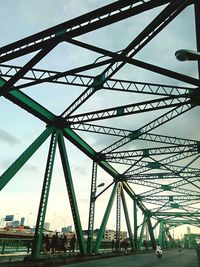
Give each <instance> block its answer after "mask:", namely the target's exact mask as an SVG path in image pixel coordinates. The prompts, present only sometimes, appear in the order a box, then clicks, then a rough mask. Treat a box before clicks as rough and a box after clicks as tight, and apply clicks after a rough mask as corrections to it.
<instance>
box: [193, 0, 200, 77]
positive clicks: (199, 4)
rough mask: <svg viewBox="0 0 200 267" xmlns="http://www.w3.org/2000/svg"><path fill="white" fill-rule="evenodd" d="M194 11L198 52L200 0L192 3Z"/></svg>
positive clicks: (199, 72) (199, 64)
mask: <svg viewBox="0 0 200 267" xmlns="http://www.w3.org/2000/svg"><path fill="white" fill-rule="evenodd" d="M194 13H195V27H196V44H197V51H198V52H200V2H199V0H196V1H195V3H194ZM198 78H199V79H200V59H199V60H198Z"/></svg>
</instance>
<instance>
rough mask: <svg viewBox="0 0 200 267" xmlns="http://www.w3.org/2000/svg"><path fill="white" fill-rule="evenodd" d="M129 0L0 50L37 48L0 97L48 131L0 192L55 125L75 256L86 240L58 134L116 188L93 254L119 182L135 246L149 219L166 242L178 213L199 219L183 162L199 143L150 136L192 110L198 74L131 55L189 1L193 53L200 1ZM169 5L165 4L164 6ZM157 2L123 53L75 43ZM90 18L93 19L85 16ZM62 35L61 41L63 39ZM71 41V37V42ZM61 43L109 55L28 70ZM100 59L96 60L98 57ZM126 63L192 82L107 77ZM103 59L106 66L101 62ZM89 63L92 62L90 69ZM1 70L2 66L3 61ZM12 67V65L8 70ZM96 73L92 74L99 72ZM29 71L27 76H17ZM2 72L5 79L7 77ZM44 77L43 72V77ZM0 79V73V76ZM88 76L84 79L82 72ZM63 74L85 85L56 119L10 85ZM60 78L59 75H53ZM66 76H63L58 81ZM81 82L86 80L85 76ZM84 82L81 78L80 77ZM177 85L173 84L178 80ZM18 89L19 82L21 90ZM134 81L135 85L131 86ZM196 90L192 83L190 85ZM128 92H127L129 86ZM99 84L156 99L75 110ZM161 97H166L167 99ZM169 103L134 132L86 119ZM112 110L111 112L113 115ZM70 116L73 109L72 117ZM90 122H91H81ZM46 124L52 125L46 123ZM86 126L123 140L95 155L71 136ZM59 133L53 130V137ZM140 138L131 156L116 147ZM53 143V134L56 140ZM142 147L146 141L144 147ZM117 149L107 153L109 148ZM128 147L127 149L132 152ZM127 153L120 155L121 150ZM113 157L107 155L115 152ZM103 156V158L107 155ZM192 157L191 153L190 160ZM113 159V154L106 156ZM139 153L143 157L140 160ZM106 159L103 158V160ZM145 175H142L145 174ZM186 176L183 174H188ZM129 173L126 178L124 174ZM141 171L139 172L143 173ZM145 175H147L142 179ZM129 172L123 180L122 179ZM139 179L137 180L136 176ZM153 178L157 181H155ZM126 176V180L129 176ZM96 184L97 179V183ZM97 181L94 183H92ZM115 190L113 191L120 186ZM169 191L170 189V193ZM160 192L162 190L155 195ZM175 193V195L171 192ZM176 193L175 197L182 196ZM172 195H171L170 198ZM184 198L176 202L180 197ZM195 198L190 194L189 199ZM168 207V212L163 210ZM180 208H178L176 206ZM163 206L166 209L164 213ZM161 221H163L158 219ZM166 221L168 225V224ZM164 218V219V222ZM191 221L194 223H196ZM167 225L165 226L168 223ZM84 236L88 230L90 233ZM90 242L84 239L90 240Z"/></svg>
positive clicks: (1, 54)
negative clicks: (66, 66) (61, 67)
mask: <svg viewBox="0 0 200 267" xmlns="http://www.w3.org/2000/svg"><path fill="white" fill-rule="evenodd" d="M133 2H134V1H132V0H128V1H126V3H125V2H124V3H122V1H118V2H116V3H112V4H110V5H108V6H105V7H102V8H100V9H97V10H96V11H92V12H90V13H88V14H85V15H82V16H81V17H78V18H75V19H72V20H70V21H68V22H66V23H63V24H60V25H57V26H55V27H53V28H51V29H48V30H46V31H43V32H40V33H38V34H35V35H33V36H30V37H27V38H24V39H22V40H20V41H17V42H15V43H12V44H10V45H7V46H4V47H2V48H0V61H1V62H3V61H7V60H10V59H13V58H16V57H20V56H22V55H25V54H28V53H31V52H33V51H39V52H38V54H37V55H35V56H33V58H32V59H31V60H30V61H28V63H26V64H25V65H24V67H19V68H18V69H15V70H14V74H12V75H9V74H8V72H6V74H5V76H4V77H9V80H8V81H5V80H4V79H3V78H0V87H1V90H0V91H1V92H2V94H4V93H5V92H4V91H3V90H4V89H6V91H9V90H10V89H12V91H9V92H7V93H6V94H5V97H6V98H7V99H8V100H10V101H12V102H13V103H14V104H17V105H18V106H19V107H21V108H23V109H25V110H26V111H28V112H29V113H31V114H32V115H34V116H36V117H37V118H39V119H40V120H41V121H43V122H44V123H45V124H46V125H47V130H45V131H44V133H43V134H42V135H41V136H40V137H38V139H36V141H35V142H34V143H33V144H32V145H31V146H30V147H29V148H28V149H27V150H26V151H25V152H24V153H23V154H22V155H21V156H20V157H19V158H18V159H17V160H16V161H15V162H14V163H13V164H12V165H11V166H10V167H9V168H8V170H7V171H6V172H4V174H3V175H2V176H1V177H0V189H2V188H4V186H5V185H6V184H7V183H8V182H9V181H10V179H12V177H13V176H14V175H15V174H16V173H17V172H18V171H19V170H20V169H21V167H22V166H23V165H24V164H25V163H26V162H27V161H28V159H29V158H30V157H31V156H32V155H33V154H34V153H35V152H36V150H37V149H38V148H39V147H40V146H41V145H42V144H43V143H44V141H45V140H46V139H47V138H48V137H49V136H50V134H52V133H53V131H54V130H55V129H59V130H58V131H59V137H58V143H59V149H60V154H61V160H62V165H63V170H64V174H65V180H66V185H67V189H68V194H69V199H70V204H71V210H72V215H73V219H74V224H75V229H76V233H77V238H78V242H79V247H80V250H81V254H83V255H85V254H86V248H85V242H84V239H83V233H82V227H81V221H80V218H79V211H78V207H77V202H76V196H75V192H74V188H73V182H72V176H71V171H70V166H69V162H68V158H67V153H66V148H65V144H64V139H63V135H64V136H65V138H66V139H67V140H69V141H70V142H72V143H73V144H74V145H75V146H76V147H77V148H79V149H80V150H81V151H82V152H83V153H84V154H85V155H87V156H88V157H89V158H90V159H91V160H92V161H94V162H95V164H96V165H95V166H97V164H98V165H99V166H100V167H102V168H103V170H105V171H106V172H107V173H108V174H110V175H111V176H112V178H113V180H114V183H115V185H114V187H113V191H112V194H111V196H110V199H109V202H108V206H107V210H106V212H105V214H104V218H103V221H102V224H101V228H100V233H99V235H98V237H97V241H96V244H95V251H97V250H98V248H99V246H100V242H101V239H102V236H103V233H104V231H105V227H106V223H107V220H108V217H109V214H110V211H111V208H112V204H113V201H114V197H115V195H116V190H117V189H116V188H118V186H117V184H118V185H119V183H120V184H123V188H124V190H125V191H126V193H127V194H128V195H129V197H130V198H131V199H132V200H133V201H134V218H133V221H134V241H135V248H136V249H137V248H141V242H142V238H143V233H144V228H145V227H148V230H149V234H150V237H151V241H152V244H153V246H154V245H155V244H154V241H155V238H154V234H153V228H152V225H151V218H150V216H152V217H153V219H155V220H157V221H160V217H162V220H161V222H160V223H161V226H160V228H162V231H161V230H160V235H159V238H160V240H161V241H162V243H163V244H164V235H165V234H167V235H169V232H168V230H169V228H170V227H171V228H172V227H176V226H177V225H182V224H183V222H182V220H181V219H182V218H185V221H187V222H189V223H190V224H196V223H198V224H199V218H200V213H199V211H198V209H197V208H195V207H191V205H192V204H197V203H198V196H199V189H200V187H199V186H198V185H197V182H198V181H199V172H200V171H199V168H191V167H190V168H189V167H188V166H189V165H191V164H192V163H197V161H196V160H197V159H198V158H199V152H200V145H199V141H198V140H189V139H183V138H176V137H172V136H164V135H156V134H152V133H149V132H151V131H152V130H154V129H156V128H157V127H159V126H161V125H163V124H165V123H166V122H169V121H170V120H172V119H174V118H176V117H178V116H180V115H183V114H184V113H185V112H187V111H189V110H191V108H193V107H196V106H197V105H199V103H200V100H199V99H200V97H199V79H196V78H192V77H189V76H186V75H184V74H180V73H176V72H173V71H170V70H167V69H164V68H160V67H158V66H156V65H152V64H148V63H147V62H142V61H139V60H136V59H135V58H134V56H135V55H136V54H137V53H138V52H139V51H140V50H141V49H142V48H143V47H144V46H145V45H147V44H148V43H149V42H150V41H151V40H152V39H153V38H154V37H155V36H156V35H157V34H158V33H159V32H160V31H161V30H162V29H164V28H165V27H166V26H167V25H168V24H169V23H170V22H171V21H172V20H174V19H175V18H176V16H178V15H179V14H180V13H181V12H182V11H183V10H184V9H185V8H187V6H188V5H193V6H194V10H195V12H194V13H195V24H196V25H195V26H196V41H197V51H199V47H200V34H199V32H200V31H199V28H200V26H199V25H200V24H199V17H200V16H199V14H200V13H199V7H200V4H199V3H197V1H195V2H194V3H193V2H191V1H189V0H184V1H182V0H177V1H167V0H166V1H165V0H162V1H147V2H145V1H141V3H140V4H139V5H138V4H133ZM166 4H167V5H166ZM160 5H165V6H164V8H163V9H162V11H161V12H160V13H159V14H158V15H157V16H156V17H155V18H153V20H152V21H151V22H150V23H149V25H147V27H146V28H145V29H144V30H143V31H142V32H141V33H139V34H138V36H136V37H135V39H134V40H132V42H131V43H130V44H129V45H128V46H127V47H126V48H125V49H123V50H122V52H117V53H115V52H112V51H108V50H106V49H102V48H100V47H96V46H92V45H89V44H86V43H83V42H80V41H78V40H75V39H74V38H73V37H75V36H79V35H82V34H83V33H86V32H91V31H93V30H94V29H98V28H101V27H104V26H105V25H109V24H111V23H114V22H116V21H120V20H122V19H125V18H126V17H127V16H126V15H128V16H129V17H131V16H134V15H136V14H140V13H142V12H144V11H146V10H150V9H153V8H155V7H158V6H160ZM91 18H93V19H92V20H91ZM64 37H65V39H64ZM70 38H72V39H70ZM62 41H67V42H69V43H70V44H73V45H78V46H79V47H82V48H86V49H89V50H90V51H93V52H97V53H100V54H102V55H103V56H108V57H109V58H110V59H109V60H107V61H105V62H104V63H103V61H102V62H99V63H98V64H99V65H98V64H96V62H95V63H94V64H89V65H87V66H82V67H79V68H77V69H76V71H75V69H73V70H68V71H65V72H63V73H61V72H51V71H50V72H51V73H50V72H48V71H44V70H33V69H32V67H33V66H34V65H35V64H36V63H37V62H39V60H40V59H41V58H42V57H43V56H45V54H46V53H48V52H49V51H50V50H51V49H52V48H53V47H54V46H55V45H57V43H60V42H62ZM98 59H99V58H97V60H98ZM127 63H129V64H132V65H134V66H138V67H140V68H141V67H142V68H143V69H145V70H150V71H153V72H156V73H158V74H162V75H165V76H166V77H171V78H175V79H176V80H177V81H178V82H180V81H182V82H186V83H188V84H189V85H190V86H191V88H190V86H188V87H177V86H169V85H158V84H148V83H144V82H137V83H135V82H132V81H124V80H116V79H111V77H112V76H113V75H114V74H116V73H117V72H118V70H120V69H121V68H122V67H123V66H124V65H125V64H127ZM105 64H109V65H105ZM92 65H93V66H92ZM100 66H101V67H103V66H104V67H105V69H104V70H103V71H102V70H100V74H99V75H97V76H96V77H94V76H89V75H88V76H87V75H81V74H77V73H79V72H82V71H84V70H89V71H90V70H92V68H97V67H100ZM199 66H200V61H198V72H200V68H199ZM4 67H5V66H4ZM12 69H14V66H13V68H12ZM36 72H38V73H41V72H42V75H39V78H38V76H35V75H34V74H35V73H36ZM97 72H98V71H97ZM70 73H71V74H73V77H74V78H73V79H72V80H73V81H72V82H70V80H69V81H68V79H67V78H66V77H67V76H66V75H70ZM25 74H27V76H26V77H23V76H24V75H25ZM6 75H8V76H6ZM43 75H44V76H45V75H47V78H43ZM48 75H49V76H48ZM2 76H3V74H2ZM86 76H87V77H86ZM62 77H65V78H66V84H73V85H77V86H82V87H83V86H86V87H87V88H86V89H85V91H84V92H83V93H81V95H80V96H79V97H78V98H77V99H75V100H74V102H73V103H72V104H71V105H70V106H69V107H67V109H66V110H65V111H64V112H63V113H62V114H61V115H60V116H56V115H54V114H53V113H51V112H50V111H48V110H47V109H46V108H44V107H43V106H42V105H40V104H39V103H37V102H36V101H35V100H33V99H31V98H30V97H29V96H27V95H26V94H24V93H23V92H21V91H19V90H16V88H15V87H13V85H14V84H15V83H16V82H17V81H20V82H19V86H18V87H17V88H18V89H19V88H25V87H26V85H25V84H22V83H21V80H23V79H24V78H25V79H29V80H31V79H32V82H30V83H28V84H27V86H30V85H33V84H34V85H35V84H39V83H42V82H48V81H49V82H54V83H63V84H64V83H65V82H62V80H61V79H60V78H62ZM77 78H78V79H79V81H78V82H77V81H76V80H77ZM59 79H60V80H59ZM63 80H64V79H63ZM83 80H84V81H85V83H84V81H83ZM86 81H87V82H86ZM178 82H177V83H178ZM20 86H21V87H20ZM133 86H134V89H133V88H132V87H133ZM194 86H195V87H196V88H195V87H194ZM131 88H132V89H133V90H132V89H131ZM100 89H109V90H112V89H113V90H115V91H116V90H119V91H123V92H125V91H129V92H130V91H132V92H135V93H142V94H143V96H144V94H154V95H159V98H158V99H155V97H154V98H152V100H148V101H146V99H144V101H143V102H141V103H139V102H137V101H136V102H134V101H133V103H131V104H130V105H127V104H126V105H124V104H123V103H122V105H121V106H118V107H110V108H109V109H105V110H103V109H102V110H97V111H95V112H86V113H84V114H78V113H75V111H77V109H78V108H79V107H81V106H82V105H83V104H85V102H86V101H87V100H88V99H89V98H90V97H91V96H92V95H93V94H94V93H96V91H97V90H100ZM166 101H167V102H166ZM167 107H174V108H171V109H170V110H167V112H166V113H163V114H162V115H161V116H160V117H155V119H154V120H153V121H150V122H149V123H147V124H146V125H143V126H141V128H139V129H134V130H133V129H130V130H124V129H119V128H117V129H115V128H112V127H104V126H101V125H91V124H90V123H91V122H92V120H94V119H95V120H99V119H105V118H107V119H109V118H114V117H116V116H124V115H128V114H129V115H130V114H134V113H138V112H147V111H148V110H152V111H155V110H157V109H160V108H162V109H166V108H167ZM113 112H114V113H113ZM74 113H75V114H74ZM85 121H88V122H89V123H88V124H87V123H84V122H85ZM51 126H52V127H51ZM79 129H82V130H86V131H88V132H96V133H103V134H108V135H113V136H115V137H117V136H118V137H122V139H117V140H118V141H116V142H114V143H112V144H110V145H109V146H108V147H106V148H105V149H103V150H102V151H101V152H96V151H95V150H94V149H93V148H92V147H91V146H89V145H88V144H87V143H86V142H85V141H84V140H83V139H82V138H81V137H79V136H78V135H77V133H76V132H75V131H76V130H79ZM56 136H57V134H56ZM136 139H137V140H140V141H144V146H142V147H141V149H140V151H139V150H137V151H134V153H135V154H134V155H133V154H131V151H130V150H129V151H128V150H126V152H124V151H121V152H120V149H121V147H122V146H124V145H127V144H128V143H129V142H131V141H133V140H136ZM56 140H57V137H56ZM150 141H151V142H157V143H160V144H161V146H160V148H158V146H156V148H152V149H151V150H150V148H147V149H144V147H146V146H145V142H150ZM56 142H57V141H55V143H54V145H55V146H54V148H51V147H50V150H49V155H51V157H53V158H54V155H55V147H56ZM165 144H170V145H173V146H171V147H167V146H166V145H165ZM147 147H148V146H147ZM116 150H117V151H118V152H113V153H112V151H116ZM132 152H133V151H132ZM125 153H126V154H125ZM163 153H165V154H167V153H170V156H168V157H164V158H163V157H162V158H161V159H158V160H155V159H154V158H153V157H150V155H151V154H152V155H154V156H156V155H158V154H163ZM173 153H174V154H175V155H172V154H173ZM114 154H115V155H116V154H117V156H116V157H115V159H113V157H114V156H113V155H114ZM105 155H106V156H105ZM138 155H140V156H141V158H140V159H137V160H133V159H132V157H133V156H136V157H137V156H138ZM195 155H196V157H194V156H195ZM111 157H112V158H111ZM144 157H145V159H146V161H145V160H144V159H143V158H144ZM190 158H192V160H191V161H190V162H189V163H188V164H186V165H185V166H184V165H183V164H182V165H181V164H180V166H179V165H178V164H179V163H178V164H177V165H175V164H174V163H175V162H179V161H181V160H186V161H187V160H188V161H189V159H190ZM106 159H107V160H106ZM109 162H112V163H118V164H124V166H125V167H127V166H128V170H127V171H125V172H124V174H122V175H120V174H119V173H118V171H117V170H116V169H115V168H114V167H113V166H112V165H111V164H109ZM52 169H53V160H52V161H51V160H50V159H48V161H47V167H46V172H47V170H49V171H50V173H49V174H48V175H47V174H46V175H45V179H46V180H47V181H46V182H44V184H46V187H45V186H43V189H44V188H45V190H46V191H45V192H43V193H42V197H41V203H42V204H41V205H43V207H42V208H40V209H39V214H38V224H37V225H38V227H37V230H36V233H37V234H36V235H37V240H36V241H35V246H34V251H33V255H35V256H36V257H37V256H38V255H39V252H40V247H41V234H42V232H43V231H42V229H43V223H44V218H45V211H46V206H47V200H48V190H49V187H50V180H51V179H50V178H51V174H52ZM152 169H160V170H163V169H164V170H165V171H166V170H167V172H168V174H164V173H162V174H161V173H160V174H159V173H158V174H156V175H155V174H153V172H152ZM195 171H196V172H197V173H196V175H194V176H193V175H192V172H195ZM145 172H148V174H147V175H146V176H145V174H144V173H145ZM188 173H189V174H188ZM93 175H94V177H93V178H96V172H95V173H93ZM131 175H132V177H131V178H130V176H131ZM142 175H143V176H142ZM148 175H149V176H148ZM170 175H171V178H173V179H179V180H177V181H176V182H173V183H166V184H165V179H168V178H169V176H170ZM128 176H129V177H128ZM141 177H142V179H141ZM155 177H156V178H155ZM131 179H132V181H131ZM151 179H162V181H160V182H158V183H153V182H152V181H150V180H151ZM95 181H96V180H95ZM95 183H96V182H95ZM95 183H93V182H92V187H91V188H92V190H91V199H90V205H91V206H92V209H93V211H90V212H89V213H90V215H89V217H90V219H89V227H88V229H90V230H93V222H94V221H93V220H94V204H95V199H96V198H95V199H94V198H92V196H93V194H94V192H95V190H94V187H95V186H96V184H95ZM128 183H133V184H139V185H141V186H144V187H148V188H149V187H151V188H152V190H149V189H148V191H144V192H143V193H142V194H141V195H140V196H138V195H137V194H135V192H134V191H133V190H132V188H131V187H130V185H129V184H128ZM190 184H191V185H193V186H195V187H196V188H197V189H198V191H194V190H191V189H187V188H186V186H187V185H190ZM118 189H119V188H118ZM166 191H170V193H171V194H170V196H169V195H166V194H165V198H164V196H163V195H162V193H163V192H164V193H166ZM172 192H174V193H175V194H174V195H172ZM159 194H160V195H159ZM178 194H179V197H177V195H178ZM180 194H181V195H182V196H181V195H180ZM175 195H176V196H175ZM183 195H185V196H186V197H188V198H187V199H186V198H184V196H183ZM191 195H192V196H193V198H189V196H191ZM121 196H122V203H123V207H124V212H125V219H126V223H127V228H128V231H129V236H131V227H130V221H129V215H128V209H127V206H126V202H125V196H124V194H123V193H122V194H121ZM181 197H182V199H181ZM195 198H196V199H195ZM144 202H145V203H151V204H156V205H157V206H158V207H156V208H155V209H153V210H148V209H147V208H146V206H145V205H144ZM117 204H118V205H117V223H116V226H117V231H116V232H118V234H119V229H120V227H119V226H120V223H121V218H120V215H119V211H120V194H119V190H118V192H117ZM137 207H139V208H140V210H141V211H142V212H143V214H144V222H143V224H142V229H141V233H140V239H139V243H137V231H138V226H137ZM173 209H179V210H180V212H173ZM168 210H172V212H170V211H168ZM181 210H182V211H181ZM165 211H166V212H165ZM174 217H175V218H177V221H178V219H180V220H179V222H177V223H175V221H174V219H173V220H172V218H174ZM163 218H164V219H163ZM170 221H171V222H170ZM167 223H168V224H167ZM198 224H197V225H198ZM166 225H167V226H166ZM89 237H91V236H90V234H89ZM88 240H89V238H88ZM88 250H89V252H91V251H92V246H91V244H90V245H88Z"/></svg>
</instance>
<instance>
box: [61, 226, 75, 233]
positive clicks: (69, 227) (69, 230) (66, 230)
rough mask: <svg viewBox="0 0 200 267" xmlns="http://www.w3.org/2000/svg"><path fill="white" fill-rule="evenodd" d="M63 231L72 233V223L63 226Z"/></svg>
mask: <svg viewBox="0 0 200 267" xmlns="http://www.w3.org/2000/svg"><path fill="white" fill-rule="evenodd" d="M61 232H62V233H71V232H72V225H69V226H67V227H62V229H61Z"/></svg>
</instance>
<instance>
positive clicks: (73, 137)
mask: <svg viewBox="0 0 200 267" xmlns="http://www.w3.org/2000/svg"><path fill="white" fill-rule="evenodd" d="M63 134H64V136H65V137H66V138H67V139H69V140H70V141H71V142H72V143H73V144H74V145H76V146H77V147H79V148H80V149H81V151H83V152H84V153H85V154H86V155H87V156H88V157H90V158H91V159H93V160H96V161H98V165H99V166H101V167H102V168H103V169H104V170H105V171H107V172H108V173H109V174H110V175H111V176H112V177H113V178H119V177H120V175H119V173H118V172H117V171H116V170H115V169H114V168H113V167H112V166H111V165H110V164H109V163H108V162H106V161H105V160H100V159H99V160H98V154H97V153H96V152H95V150H94V149H93V148H91V147H90V146H89V145H88V144H87V143H86V142H85V141H84V140H83V139H82V138H81V137H80V136H79V135H78V134H77V133H75V132H74V131H72V130H71V129H68V128H65V129H64V132H63Z"/></svg>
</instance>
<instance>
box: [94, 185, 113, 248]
mask: <svg viewBox="0 0 200 267" xmlns="http://www.w3.org/2000/svg"><path fill="white" fill-rule="evenodd" d="M117 186H118V182H116V183H115V184H114V186H113V190H112V193H111V195H110V199H109V201H108V205H107V207H106V211H105V214H104V217H103V220H102V223H101V226H100V229H99V233H98V236H97V239H96V242H95V248H94V252H97V251H98V249H99V247H100V244H101V240H102V238H103V235H104V232H105V228H106V224H107V221H108V217H109V215H110V211H111V208H112V205H113V201H114V198H115V195H116V190H117Z"/></svg>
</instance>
